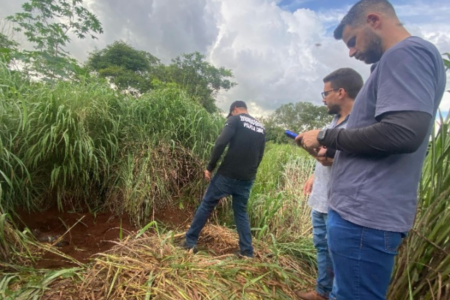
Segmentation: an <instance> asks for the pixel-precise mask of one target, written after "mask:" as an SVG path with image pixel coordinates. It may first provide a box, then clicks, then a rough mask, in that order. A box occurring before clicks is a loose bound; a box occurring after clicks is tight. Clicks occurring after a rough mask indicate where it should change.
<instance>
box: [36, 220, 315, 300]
mask: <svg viewBox="0 0 450 300" xmlns="http://www.w3.org/2000/svg"><path fill="white" fill-rule="evenodd" d="M182 235H183V234H178V235H174V234H172V233H168V234H165V235H161V236H160V235H158V234H156V235H155V234H153V235H149V234H143V235H142V236H140V237H139V238H133V237H129V238H128V239H126V240H124V241H123V242H120V243H117V245H116V246H115V247H113V248H112V249H111V250H110V251H109V252H107V253H103V254H100V255H98V257H97V258H96V259H95V262H94V264H93V265H92V266H90V267H89V268H88V269H87V270H86V272H85V274H84V276H83V279H82V280H74V279H73V280H68V279H62V280H59V281H55V282H53V284H52V285H51V286H49V289H48V290H47V291H46V293H45V295H44V296H43V298H42V299H83V300H98V299H293V298H294V297H295V296H294V290H296V289H302V288H305V287H306V286H310V285H311V284H312V278H310V277H309V276H307V275H306V274H310V273H311V271H310V270H308V268H309V267H308V266H307V265H306V264H305V265H303V264H302V263H299V262H298V261H294V260H292V259H290V258H289V257H288V256H278V257H277V256H275V255H273V254H272V253H271V252H270V251H269V250H268V249H267V248H266V247H264V245H262V244H261V243H258V242H257V241H256V243H255V257H254V258H253V259H248V258H238V257H236V256H234V255H233V254H230V252H231V251H232V250H235V249H237V245H238V240H237V235H236V234H235V233H234V232H233V231H231V230H229V229H227V228H225V227H220V226H214V225H208V226H206V227H205V228H204V231H203V232H202V238H201V240H200V241H199V247H200V248H202V249H203V251H202V250H201V251H199V252H198V253H197V254H195V255H194V254H193V253H192V252H190V251H185V250H183V249H180V248H178V247H177V246H176V242H175V243H174V241H176V240H177V239H179V238H180V237H182ZM211 249H214V250H213V251H211Z"/></svg>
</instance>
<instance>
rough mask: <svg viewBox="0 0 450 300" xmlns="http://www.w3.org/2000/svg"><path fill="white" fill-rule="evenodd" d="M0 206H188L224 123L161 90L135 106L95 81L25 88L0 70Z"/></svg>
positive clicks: (134, 211) (176, 93) (136, 211)
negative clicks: (176, 203) (176, 201)
mask: <svg viewBox="0 0 450 300" xmlns="http://www.w3.org/2000/svg"><path fill="white" fill-rule="evenodd" d="M0 108H1V112H0V119H1V121H2V122H1V124H0V143H1V147H0V185H1V187H2V191H3V194H2V197H1V198H0V204H1V205H2V207H3V208H4V210H5V211H6V212H10V211H12V210H14V208H15V207H22V208H26V209H28V210H30V211H31V210H35V209H45V208H46V207H48V206H51V205H55V204H57V205H58V207H59V208H60V209H61V210H62V209H65V208H67V207H71V208H74V209H79V208H86V207H87V208H88V209H90V210H94V209H99V208H101V207H102V206H103V205H106V206H107V207H109V208H110V209H111V210H113V211H116V212H119V213H122V212H128V213H130V214H131V215H132V218H133V219H134V220H135V221H136V222H137V223H141V224H142V223H143V222H144V221H145V220H147V219H148V218H150V217H151V212H152V211H153V209H154V206H155V205H162V206H163V205H171V204H173V202H174V201H173V199H174V198H176V197H178V198H182V197H183V196H184V195H187V196H186V199H187V200H186V201H189V198H190V197H194V195H195V198H196V197H197V196H198V194H199V193H200V190H201V189H202V184H201V176H199V174H201V170H202V169H203V165H204V159H205V158H206V157H207V156H209V152H210V150H211V147H212V145H213V142H214V140H215V138H216V137H217V135H218V134H219V131H220V128H221V127H222V126H223V122H224V119H223V117H221V116H219V115H210V114H209V113H207V112H206V111H205V110H204V109H203V108H202V107H201V106H200V105H199V104H197V103H196V102H195V101H193V100H192V99H190V98H188V97H187V96H186V94H185V93H184V92H183V91H180V90H179V89H177V88H176V87H172V86H168V87H164V88H162V89H159V90H155V91H152V92H150V93H148V94H145V95H143V96H142V97H140V98H133V97H130V96H126V95H122V94H120V93H117V92H115V91H114V90H112V89H110V88H109V86H108V85H107V84H106V83H105V82H102V81H98V80H96V79H94V78H89V80H85V81H83V80H81V81H78V82H57V83H54V84H42V83H36V82H28V81H27V80H25V79H22V78H21V77H20V76H17V74H14V73H11V72H10V71H9V70H8V69H7V68H6V66H5V65H0Z"/></svg>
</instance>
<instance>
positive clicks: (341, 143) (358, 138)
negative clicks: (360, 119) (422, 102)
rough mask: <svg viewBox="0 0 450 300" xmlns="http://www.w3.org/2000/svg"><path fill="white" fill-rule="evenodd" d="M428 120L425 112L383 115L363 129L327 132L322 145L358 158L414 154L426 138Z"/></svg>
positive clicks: (428, 117) (429, 120)
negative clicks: (363, 156)
mask: <svg viewBox="0 0 450 300" xmlns="http://www.w3.org/2000/svg"><path fill="white" fill-rule="evenodd" d="M431 119H432V117H431V116H430V115H429V114H428V113H425V112H418V111H405V112H395V113H386V114H383V115H382V116H380V122H378V123H375V124H373V125H371V126H368V127H364V128H352V129H331V130H330V129H329V130H328V131H327V134H326V136H325V139H324V141H323V142H322V144H323V145H324V146H327V147H328V150H327V156H328V152H329V151H330V150H331V149H337V150H341V151H345V152H349V153H355V154H362V155H376V156H379V155H389V154H400V153H411V152H414V151H416V150H417V149H418V148H419V147H420V145H421V144H422V142H423V140H424V139H425V138H426V136H427V133H428V128H429V125H430V122H431Z"/></svg>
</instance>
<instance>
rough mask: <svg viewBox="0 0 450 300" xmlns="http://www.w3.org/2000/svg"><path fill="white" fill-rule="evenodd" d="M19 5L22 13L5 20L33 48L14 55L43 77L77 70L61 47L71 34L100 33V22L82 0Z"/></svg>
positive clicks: (41, 0) (46, 0)
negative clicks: (23, 36)
mask: <svg viewBox="0 0 450 300" xmlns="http://www.w3.org/2000/svg"><path fill="white" fill-rule="evenodd" d="M22 8H23V12H20V13H16V14H15V15H12V16H9V17H7V20H9V21H11V22H13V23H14V30H15V31H18V32H22V33H23V34H24V35H25V37H26V38H27V40H28V41H29V42H31V43H33V45H34V51H23V52H22V53H20V55H18V58H19V59H21V60H23V61H24V62H26V63H27V66H31V70H32V71H35V72H36V73H37V74H39V75H44V76H45V77H47V78H59V77H67V76H69V75H70V74H71V73H72V72H73V71H74V70H75V69H77V67H78V64H77V62H76V61H75V60H74V59H71V58H70V57H69V54H68V52H67V51H66V50H65V47H66V46H67V44H68V43H69V42H70V37H69V36H70V35H71V34H73V35H75V36H76V37H77V38H79V39H84V38H86V37H87V36H90V37H91V38H96V36H95V35H94V34H100V33H102V32H103V29H102V26H101V24H100V21H99V20H98V19H97V17H96V16H95V15H94V14H92V13H91V12H89V11H88V10H87V9H86V8H85V7H83V5H82V0H30V1H28V2H26V3H24V4H23V5H22Z"/></svg>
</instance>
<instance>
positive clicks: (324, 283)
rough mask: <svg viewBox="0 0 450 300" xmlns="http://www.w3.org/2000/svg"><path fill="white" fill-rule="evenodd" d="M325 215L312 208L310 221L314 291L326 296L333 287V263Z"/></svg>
mask: <svg viewBox="0 0 450 300" xmlns="http://www.w3.org/2000/svg"><path fill="white" fill-rule="evenodd" d="M327 216H328V214H324V213H321V212H318V211H316V210H312V212H311V221H312V226H313V243H314V247H315V248H316V250H317V285H316V291H317V293H319V294H320V295H322V296H324V297H325V298H328V295H329V294H330V292H331V290H332V287H333V278H334V272H333V264H332V261H331V258H330V253H329V250H328V241H327V237H328V234H327Z"/></svg>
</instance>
